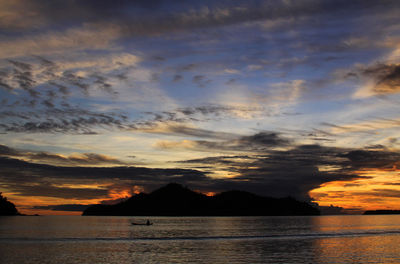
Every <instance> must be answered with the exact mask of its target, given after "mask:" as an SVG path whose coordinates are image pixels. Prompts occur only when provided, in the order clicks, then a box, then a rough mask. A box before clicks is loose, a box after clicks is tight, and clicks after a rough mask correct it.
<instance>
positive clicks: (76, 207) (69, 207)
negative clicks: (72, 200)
mask: <svg viewBox="0 0 400 264" xmlns="http://www.w3.org/2000/svg"><path fill="white" fill-rule="evenodd" d="M89 206H90V204H59V205H45V206H33V207H32V209H40V210H52V211H69V212H82V211H83V210H85V209H86V208H88V207H89Z"/></svg>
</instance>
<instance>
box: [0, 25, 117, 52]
mask: <svg viewBox="0 0 400 264" xmlns="http://www.w3.org/2000/svg"><path fill="white" fill-rule="evenodd" d="M120 36H121V32H120V28H119V27H116V26H114V25H111V24H101V25H100V24H99V25H93V24H92V25H84V26H83V27H77V28H70V29H66V30H65V31H64V32H59V31H49V32H45V33H40V34H37V35H33V36H32V35H30V36H21V37H15V38H13V39H12V38H8V39H6V40H3V41H2V42H1V43H0V58H14V57H21V56H31V55H49V54H56V53H60V52H64V51H65V50H69V51H74V50H75V51H76V50H104V49H107V48H111V47H112V46H113V45H114V41H116V40H117V39H118V38H119V37H120Z"/></svg>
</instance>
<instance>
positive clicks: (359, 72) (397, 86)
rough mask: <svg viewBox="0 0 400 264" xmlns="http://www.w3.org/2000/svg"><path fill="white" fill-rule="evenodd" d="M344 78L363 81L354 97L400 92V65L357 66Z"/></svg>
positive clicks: (376, 64)
mask: <svg viewBox="0 0 400 264" xmlns="http://www.w3.org/2000/svg"><path fill="white" fill-rule="evenodd" d="M346 77H347V78H348V79H352V78H356V79H359V80H363V81H364V86H363V87H361V88H360V89H359V90H358V91H357V92H356V94H355V95H356V96H360V97H363V96H370V95H390V94H396V93H399V92H400V64H396V63H382V62H380V63H375V64H372V65H357V66H356V69H355V70H354V71H350V72H348V73H347V74H346Z"/></svg>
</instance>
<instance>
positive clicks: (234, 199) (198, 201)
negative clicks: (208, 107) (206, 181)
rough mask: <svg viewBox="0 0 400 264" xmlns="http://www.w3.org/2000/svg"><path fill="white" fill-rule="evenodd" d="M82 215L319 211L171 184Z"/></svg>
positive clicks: (288, 200) (285, 200) (296, 203)
mask: <svg viewBox="0 0 400 264" xmlns="http://www.w3.org/2000/svg"><path fill="white" fill-rule="evenodd" d="M82 215H132V216H133V215H135V216H138V215H142V216H246V215H248V216H250V215H265V216H267V215H319V211H318V209H316V208H314V207H312V206H311V205H309V204H307V203H304V202H299V201H296V200H295V199H292V198H282V199H277V198H270V197H262V196H258V195H255V194H252V193H248V192H243V191H229V192H223V193H220V194H218V195H215V196H213V197H208V196H206V195H204V194H201V193H197V192H194V191H191V190H189V189H188V188H185V187H183V186H181V185H179V184H176V183H171V184H168V185H166V186H164V187H162V188H160V189H158V190H156V191H154V192H152V193H150V194H143V193H141V194H138V195H135V196H132V197H131V198H129V199H128V200H126V201H123V202H121V203H118V204H115V205H102V204H97V205H92V206H90V207H88V208H87V209H86V210H85V211H83V214H82Z"/></svg>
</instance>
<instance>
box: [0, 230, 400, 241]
mask: <svg viewBox="0 0 400 264" xmlns="http://www.w3.org/2000/svg"><path fill="white" fill-rule="evenodd" d="M382 235H400V230H382V231H364V232H345V233H304V234H271V235H258V236H254V235H249V236H246V235H243V236H240V235H239V236H178V237H132V238H131V237H66V238H32V237H8V238H7V237H3V238H0V243H2V242H10V243H46V242H51V243H53V242H152V241H207V240H273V239H318V238H340V237H359V236H382Z"/></svg>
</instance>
